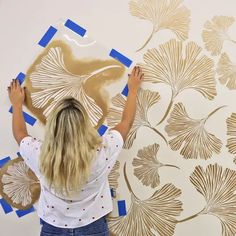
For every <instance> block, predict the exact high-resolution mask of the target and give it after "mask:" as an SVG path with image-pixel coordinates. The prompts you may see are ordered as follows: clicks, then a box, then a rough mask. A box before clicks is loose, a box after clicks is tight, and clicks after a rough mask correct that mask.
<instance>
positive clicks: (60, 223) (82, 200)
mask: <svg viewBox="0 0 236 236" xmlns="http://www.w3.org/2000/svg"><path fill="white" fill-rule="evenodd" d="M41 144H42V142H41V141H40V140H38V139H36V138H32V137H30V136H27V137H25V138H24V139H23V140H22V141H21V143H20V154H21V155H22V157H23V158H24V160H25V162H26V164H27V165H28V166H29V167H30V168H31V169H32V171H33V172H34V173H35V174H36V175H37V177H38V178H39V180H40V185H41V194H40V198H39V204H38V209H37V213H38V215H39V217H40V218H41V219H43V220H44V221H45V222H47V223H49V224H51V225H54V226H57V227H61V228H77V227H81V226H85V225H88V224H90V223H92V222H94V221H96V220H98V219H99V218H101V217H103V216H104V215H107V214H108V213H109V212H111V211H112V199H111V192H110V187H109V183H108V174H109V172H110V171H111V169H112V168H113V166H114V164H115V162H116V159H117V157H118V154H119V153H120V151H121V150H122V146H123V139H122V136H121V134H120V133H119V132H118V131H116V130H110V131H108V132H107V134H105V135H104V136H103V143H102V146H101V148H99V149H97V152H96V158H95V160H94V162H93V164H92V171H91V175H90V177H89V179H88V182H87V184H86V185H85V186H84V187H83V189H82V190H81V192H80V193H76V192H74V193H72V194H71V196H70V197H64V196H59V195H56V194H55V193H54V192H53V190H52V189H49V188H48V187H47V184H46V182H45V180H44V177H43V176H42V175H41V174H40V171H39V165H38V164H39V154H40V147H41Z"/></svg>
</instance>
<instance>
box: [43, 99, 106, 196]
mask: <svg viewBox="0 0 236 236" xmlns="http://www.w3.org/2000/svg"><path fill="white" fill-rule="evenodd" d="M101 142H102V140H101V137H100V136H99V134H98V133H97V131H96V129H95V128H94V127H93V126H92V124H91V122H90V120H89V117H88V114H87V112H86V110H85V109H84V107H83V105H82V104H81V103H80V102H79V101H77V100H75V99H74V98H66V99H63V100H61V101H60V102H58V104H57V105H56V107H55V108H54V110H53V111H52V112H51V114H50V116H49V117H48V120H47V123H46V130H45V139H44V142H43V144H42V147H41V153H40V161H39V166H40V171H41V173H42V175H43V176H44V178H45V180H46V182H47V184H48V185H49V187H50V188H51V187H52V188H53V190H54V191H55V193H59V194H63V195H65V193H66V194H67V195H69V193H70V192H71V191H78V190H80V189H81V187H82V185H83V184H84V183H85V182H86V181H87V179H88V177H89V174H90V169H91V163H92V160H93V158H94V156H95V151H96V149H97V147H98V146H99V145H100V144H101Z"/></svg>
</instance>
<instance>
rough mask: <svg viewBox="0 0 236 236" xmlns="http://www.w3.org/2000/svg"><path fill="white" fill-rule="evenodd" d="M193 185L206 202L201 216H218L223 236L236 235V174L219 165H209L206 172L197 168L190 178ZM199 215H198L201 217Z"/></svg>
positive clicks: (199, 167)
mask: <svg viewBox="0 0 236 236" xmlns="http://www.w3.org/2000/svg"><path fill="white" fill-rule="evenodd" d="M190 181H191V183H192V184H193V185H194V186H195V187H196V189H197V191H198V192H199V193H200V194H202V195H203V196H204V198H205V200H206V206H205V207H204V209H203V210H202V211H201V212H200V213H199V214H210V215H213V216H216V217H217V218H218V219H219V220H220V222H221V226H222V236H234V235H235V234H236V204H235V203H236V194H235V191H236V172H235V171H234V170H230V169H228V168H226V169H225V170H224V171H223V169H222V167H221V166H219V165H218V164H214V165H208V166H207V167H206V171H205V170H204V169H203V168H202V167H201V166H197V167H196V168H195V170H194V172H193V173H192V175H191V176H190ZM199 214H198V215H199Z"/></svg>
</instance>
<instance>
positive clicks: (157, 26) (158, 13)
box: [129, 0, 190, 51]
mask: <svg viewBox="0 0 236 236" xmlns="http://www.w3.org/2000/svg"><path fill="white" fill-rule="evenodd" d="M182 3H183V0H131V1H130V2H129V10H130V13H131V15H133V16H136V17H138V18H140V19H143V20H148V21H150V22H151V23H152V25H153V29H152V33H151V35H150V36H149V38H148V39H147V41H146V42H145V43H144V45H143V46H142V47H141V48H139V49H138V50H137V51H140V50H141V49H143V48H144V47H145V46H146V45H147V44H148V42H149V41H150V40H151V38H152V37H153V35H154V34H155V33H156V32H158V31H160V30H163V29H169V30H171V31H172V32H173V33H174V34H176V36H177V37H178V39H180V40H185V39H187V38H188V31H189V23H190V11H189V10H188V9H187V8H186V7H185V6H183V5H182Z"/></svg>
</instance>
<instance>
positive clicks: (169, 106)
mask: <svg viewBox="0 0 236 236" xmlns="http://www.w3.org/2000/svg"><path fill="white" fill-rule="evenodd" d="M173 102H174V97H173V92H172V95H171V100H170V103H169V105H168V107H167V109H166V112H165V114H164V116H163V117H162V119H161V121H159V122H158V123H157V124H156V126H158V125H160V124H161V123H162V122H163V121H164V120H165V118H166V117H167V115H168V114H169V112H170V109H171V107H172V105H173ZM156 126H155V127H156Z"/></svg>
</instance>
